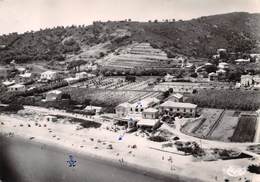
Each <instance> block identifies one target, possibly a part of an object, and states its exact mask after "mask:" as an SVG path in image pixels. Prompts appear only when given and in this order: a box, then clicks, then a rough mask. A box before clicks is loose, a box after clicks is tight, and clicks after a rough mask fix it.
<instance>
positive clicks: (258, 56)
mask: <svg viewBox="0 0 260 182" xmlns="http://www.w3.org/2000/svg"><path fill="white" fill-rule="evenodd" d="M250 58H251V59H255V61H259V60H260V54H250Z"/></svg>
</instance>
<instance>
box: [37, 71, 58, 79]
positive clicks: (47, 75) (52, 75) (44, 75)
mask: <svg viewBox="0 0 260 182" xmlns="http://www.w3.org/2000/svg"><path fill="white" fill-rule="evenodd" d="M57 78H58V73H57V72H56V71H45V72H43V73H41V80H56V79H57Z"/></svg>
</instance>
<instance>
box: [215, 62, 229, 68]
mask: <svg viewBox="0 0 260 182" xmlns="http://www.w3.org/2000/svg"><path fill="white" fill-rule="evenodd" d="M218 68H219V69H229V64H228V63H225V62H221V63H219V64H218Z"/></svg>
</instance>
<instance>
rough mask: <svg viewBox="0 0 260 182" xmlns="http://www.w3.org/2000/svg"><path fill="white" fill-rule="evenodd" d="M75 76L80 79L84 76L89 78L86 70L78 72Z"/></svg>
mask: <svg viewBox="0 0 260 182" xmlns="http://www.w3.org/2000/svg"><path fill="white" fill-rule="evenodd" d="M75 77H76V78H78V79H83V78H87V77H88V74H87V73H86V72H80V73H76V75H75Z"/></svg>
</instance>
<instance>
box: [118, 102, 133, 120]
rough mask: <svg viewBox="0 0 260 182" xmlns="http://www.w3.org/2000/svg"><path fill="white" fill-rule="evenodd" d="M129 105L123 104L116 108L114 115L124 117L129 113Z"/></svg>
mask: <svg viewBox="0 0 260 182" xmlns="http://www.w3.org/2000/svg"><path fill="white" fill-rule="evenodd" d="M130 108H131V104H129V103H128V102H124V103H121V104H119V105H118V106H116V108H115V110H116V115H117V117H126V116H127V115H128V114H129V112H130Z"/></svg>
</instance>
